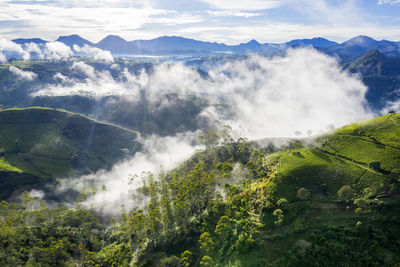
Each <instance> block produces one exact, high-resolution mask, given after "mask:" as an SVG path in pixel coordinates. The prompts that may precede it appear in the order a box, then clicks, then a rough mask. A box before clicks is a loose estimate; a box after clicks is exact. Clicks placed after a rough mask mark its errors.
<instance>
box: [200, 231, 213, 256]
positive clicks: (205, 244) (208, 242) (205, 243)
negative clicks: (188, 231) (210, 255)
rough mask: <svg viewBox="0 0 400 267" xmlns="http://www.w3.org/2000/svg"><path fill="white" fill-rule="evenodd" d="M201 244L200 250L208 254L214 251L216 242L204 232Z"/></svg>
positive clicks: (201, 236)
mask: <svg viewBox="0 0 400 267" xmlns="http://www.w3.org/2000/svg"><path fill="white" fill-rule="evenodd" d="M199 243H200V249H201V250H202V251H204V252H206V253H207V252H209V251H210V250H213V249H214V241H213V240H212V238H211V235H210V233H208V232H204V233H202V234H201V235H200V239H199Z"/></svg>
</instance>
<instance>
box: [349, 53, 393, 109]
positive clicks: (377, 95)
mask: <svg viewBox="0 0 400 267" xmlns="http://www.w3.org/2000/svg"><path fill="white" fill-rule="evenodd" d="M343 68H344V69H345V70H348V71H350V72H351V73H359V74H361V78H362V80H363V82H364V84H365V85H366V86H367V87H368V91H367V94H366V99H367V101H368V104H369V105H370V107H371V108H372V109H373V110H375V111H379V110H380V109H382V108H384V107H385V106H386V105H387V103H388V102H389V101H396V100H398V99H399V96H398V88H399V87H400V59H398V58H389V57H387V56H385V55H384V54H383V53H381V52H379V51H378V50H376V49H372V50H370V51H368V52H367V53H366V54H365V55H363V56H362V57H360V58H358V59H356V60H354V61H351V62H349V63H347V64H344V66H343Z"/></svg>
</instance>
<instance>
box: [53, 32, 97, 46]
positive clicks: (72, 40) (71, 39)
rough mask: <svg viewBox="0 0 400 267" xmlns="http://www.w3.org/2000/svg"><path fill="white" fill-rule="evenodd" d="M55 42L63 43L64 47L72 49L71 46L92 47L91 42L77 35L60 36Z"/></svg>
mask: <svg viewBox="0 0 400 267" xmlns="http://www.w3.org/2000/svg"><path fill="white" fill-rule="evenodd" d="M56 41H57V42H61V43H64V44H65V45H68V46H70V47H72V46H73V45H78V46H84V45H85V44H86V45H90V46H93V43H92V42H90V41H88V40H86V39H84V38H82V37H80V36H79V35H77V34H72V35H66V36H60V37H58V39H57V40H56Z"/></svg>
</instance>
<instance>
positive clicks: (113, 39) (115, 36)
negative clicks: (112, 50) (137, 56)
mask: <svg viewBox="0 0 400 267" xmlns="http://www.w3.org/2000/svg"><path fill="white" fill-rule="evenodd" d="M106 40H107V41H111V40H112V41H124V42H126V40H125V39H124V38H122V37H120V36H118V35H113V34H110V35H107V37H105V38H104V39H103V40H101V41H100V42H102V41H106Z"/></svg>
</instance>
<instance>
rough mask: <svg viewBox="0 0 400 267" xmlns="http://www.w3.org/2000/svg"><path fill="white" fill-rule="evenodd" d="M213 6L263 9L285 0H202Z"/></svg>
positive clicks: (234, 8)
mask: <svg viewBox="0 0 400 267" xmlns="http://www.w3.org/2000/svg"><path fill="white" fill-rule="evenodd" d="M201 1H202V2H205V3H207V4H209V5H210V6H212V7H215V8H218V9H222V10H263V9H271V8H276V7H278V6H280V5H282V4H283V3H284V2H285V1H283V0H247V1H243V0H201Z"/></svg>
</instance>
